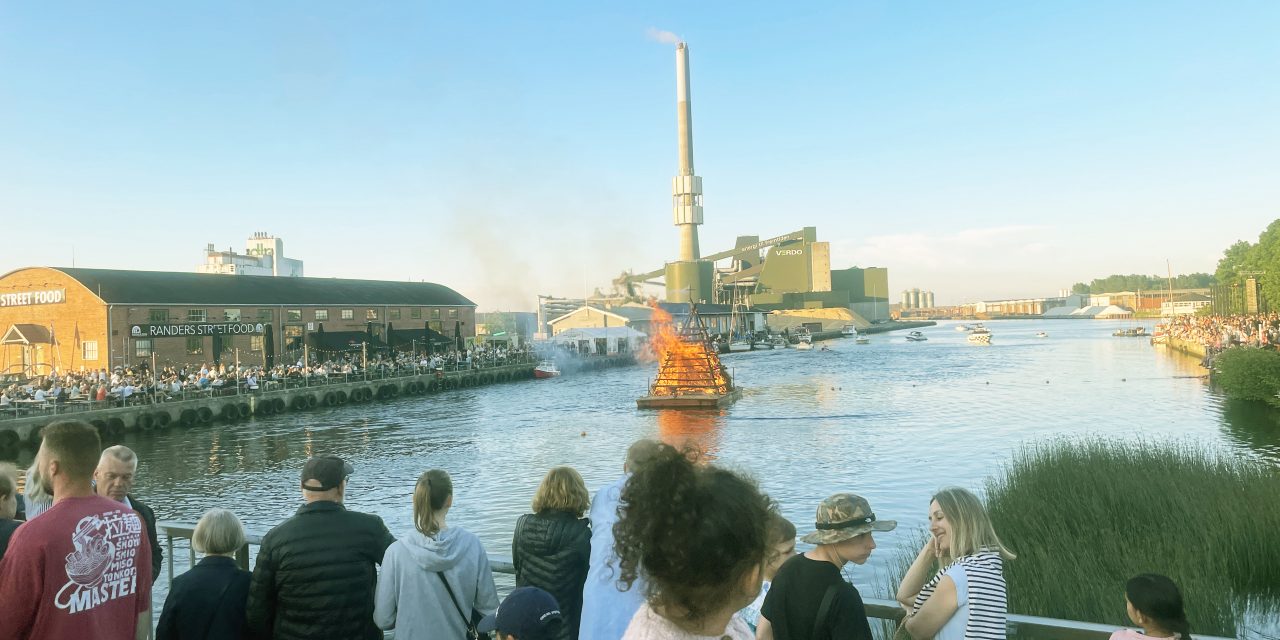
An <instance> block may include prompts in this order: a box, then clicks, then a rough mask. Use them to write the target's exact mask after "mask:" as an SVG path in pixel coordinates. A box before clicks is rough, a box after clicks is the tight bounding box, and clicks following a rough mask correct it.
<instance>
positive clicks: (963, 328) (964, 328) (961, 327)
mask: <svg viewBox="0 0 1280 640" xmlns="http://www.w3.org/2000/svg"><path fill="white" fill-rule="evenodd" d="M972 328H973V327H970V326H969V325H967V324H958V325H956V331H969V330H971V329H972Z"/></svg>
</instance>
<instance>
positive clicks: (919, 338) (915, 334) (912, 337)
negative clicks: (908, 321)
mask: <svg viewBox="0 0 1280 640" xmlns="http://www.w3.org/2000/svg"><path fill="white" fill-rule="evenodd" d="M928 339H929V338H927V337H925V335H924V334H923V333H920V332H919V331H912V332H911V333H908V334H907V341H909V342H924V341H925V340H928Z"/></svg>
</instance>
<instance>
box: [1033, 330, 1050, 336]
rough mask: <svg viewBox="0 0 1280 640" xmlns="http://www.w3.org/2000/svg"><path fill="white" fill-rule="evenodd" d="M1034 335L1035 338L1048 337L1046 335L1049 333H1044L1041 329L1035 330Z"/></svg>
mask: <svg viewBox="0 0 1280 640" xmlns="http://www.w3.org/2000/svg"><path fill="white" fill-rule="evenodd" d="M1036 337H1037V338H1048V337H1049V334H1047V333H1045V332H1043V331H1037V332H1036Z"/></svg>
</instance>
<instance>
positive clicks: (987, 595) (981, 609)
mask: <svg viewBox="0 0 1280 640" xmlns="http://www.w3.org/2000/svg"><path fill="white" fill-rule="evenodd" d="M1003 566H1004V559H1003V558H1001V557H1000V554H999V552H996V551H987V550H984V551H979V552H978V553H975V554H973V555H969V556H964V557H961V558H957V559H956V561H955V562H952V563H951V565H950V566H948V567H947V568H946V569H943V570H942V571H939V572H938V575H936V576H934V577H933V579H932V580H930V581H929V583H928V584H926V585H925V586H924V588H923V589H921V590H920V593H919V595H917V596H916V600H915V605H914V607H913V608H912V611H913V612H915V611H919V610H920V607H921V606H922V605H924V603H925V601H927V600H928V599H929V597H930V596H932V595H933V591H934V589H936V588H937V586H938V581H940V580H942V577H943V576H951V580H952V581H953V582H955V585H956V605H957V607H958V608H957V609H956V613H955V615H954V616H952V617H951V619H950V620H948V621H947V622H946V624H945V625H943V627H942V629H940V630H939V631H938V635H937V640H953V639H954V640H959V639H960V638H964V639H965V640H1004V639H1005V636H1006V628H1005V614H1006V613H1007V611H1008V600H1007V598H1006V595H1005V586H1004V575H1003V574H1002V573H1001V569H1002V568H1003Z"/></svg>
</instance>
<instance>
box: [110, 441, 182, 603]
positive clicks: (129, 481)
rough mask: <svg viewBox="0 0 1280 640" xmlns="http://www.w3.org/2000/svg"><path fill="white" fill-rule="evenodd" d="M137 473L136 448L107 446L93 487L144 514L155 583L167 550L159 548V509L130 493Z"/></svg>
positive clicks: (153, 582) (152, 576)
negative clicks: (155, 509)
mask: <svg viewBox="0 0 1280 640" xmlns="http://www.w3.org/2000/svg"><path fill="white" fill-rule="evenodd" d="M137 473H138V456H137V455H136V454H135V453H134V452H133V449H130V448H129V447H126V446H124V445H122V444H118V445H115V446H114V447H107V448H106V449H104V450H103V452H102V456H100V457H99V458H98V468H97V469H94V471H93V481H94V488H95V490H96V491H97V492H98V495H100V496H102V497H104V498H110V499H112V500H115V501H116V502H123V503H124V504H125V506H127V507H129V508H130V509H133V510H134V511H137V512H138V515H140V516H142V522H143V523H145V524H146V526H147V539H149V540H150V541H151V583H152V584H155V581H156V579H158V578H159V577H160V565H161V563H162V562H163V560H164V550H163V549H161V548H160V539H159V537H158V536H157V535H156V512H155V511H152V510H151V507H149V506H147V505H146V504H144V503H143V502H142V501H141V500H139V499H138V497H137V496H134V495H131V494H130V493H129V492H130V491H132V490H133V481H134V478H136V477H137Z"/></svg>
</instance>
